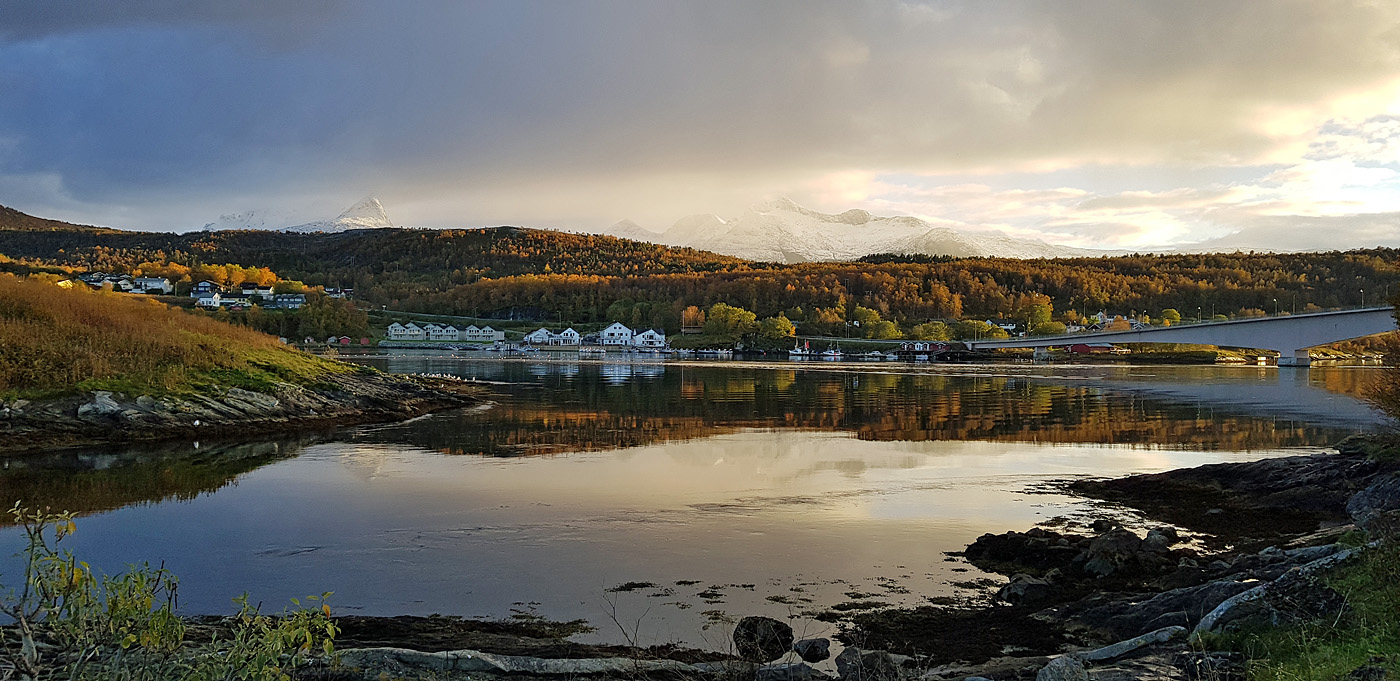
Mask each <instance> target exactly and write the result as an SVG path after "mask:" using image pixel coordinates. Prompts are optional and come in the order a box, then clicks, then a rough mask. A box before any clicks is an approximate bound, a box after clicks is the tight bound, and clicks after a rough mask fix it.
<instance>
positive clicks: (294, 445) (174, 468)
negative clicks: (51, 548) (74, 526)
mask: <svg viewBox="0 0 1400 681" xmlns="http://www.w3.org/2000/svg"><path fill="white" fill-rule="evenodd" d="M304 444H305V442H303V441H299V440H283V441H275V442H256V443H243V444H208V443H206V444H204V445H203V446H200V447H199V448H198V449H196V448H195V445H194V443H191V442H179V443H157V444H148V445H143V446H140V447H139V448H131V449H127V450H119V451H116V452H102V453H95V452H86V451H70V452H56V453H50V454H40V455H26V456H22V457H14V458H3V459H0V490H3V492H0V494H3V498H0V502H3V503H4V504H5V506H6V508H8V507H9V506H10V505H12V504H14V503H15V502H16V501H19V502H22V503H23V504H24V505H26V506H30V507H44V506H47V507H50V508H52V509H54V510H68V511H75V512H78V513H82V514H88V513H97V512H101V511H110V510H113V509H117V508H122V507H124V506H129V505H132V504H137V503H157V502H161V501H167V500H179V501H187V500H190V499H194V498H196V497H198V496H200V495H201V494H206V493H210V492H214V491H216V490H218V489H219V488H221V487H224V486H225V485H228V484H230V483H232V482H234V481H235V480H236V479H237V478H238V476H240V475H242V474H244V473H248V472H250V471H252V470H254V469H257V468H260V467H262V466H265V465H267V464H269V463H273V462H275V461H280V460H282V459H288V458H291V457H293V456H295V455H296V454H297V452H298V451H300V449H301V448H302V446H304ZM8 521H9V517H8V516H5V517H4V518H3V519H0V524H9V522H8Z"/></svg>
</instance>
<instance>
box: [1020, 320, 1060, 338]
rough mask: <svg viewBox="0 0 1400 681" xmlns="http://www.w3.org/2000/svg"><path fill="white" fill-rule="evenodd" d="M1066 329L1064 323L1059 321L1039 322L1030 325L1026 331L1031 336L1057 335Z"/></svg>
mask: <svg viewBox="0 0 1400 681" xmlns="http://www.w3.org/2000/svg"><path fill="white" fill-rule="evenodd" d="M1067 331H1068V329H1067V328H1065V325H1064V324H1061V323H1060V322H1041V323H1039V324H1036V325H1035V326H1032V327H1031V328H1030V330H1029V331H1028V333H1030V334H1031V335H1032V336H1059V335H1061V334H1064V333H1065V332H1067Z"/></svg>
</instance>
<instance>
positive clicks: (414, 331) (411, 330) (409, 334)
mask: <svg viewBox="0 0 1400 681" xmlns="http://www.w3.org/2000/svg"><path fill="white" fill-rule="evenodd" d="M425 337H427V334H426V332H424V331H423V327H421V326H418V325H417V324H414V323H413V322H409V323H407V324H404V325H403V340H423V339H424V338H425Z"/></svg>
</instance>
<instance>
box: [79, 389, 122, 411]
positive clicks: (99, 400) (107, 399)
mask: <svg viewBox="0 0 1400 681" xmlns="http://www.w3.org/2000/svg"><path fill="white" fill-rule="evenodd" d="M121 410H122V406H121V405H120V404H117V401H116V400H114V399H112V393H109V392H107V391H106V390H94V391H93V393H92V401H91V402H88V403H87V404H84V405H80V406H79V407H78V416H108V415H111V414H115V413H117V412H120V411H121Z"/></svg>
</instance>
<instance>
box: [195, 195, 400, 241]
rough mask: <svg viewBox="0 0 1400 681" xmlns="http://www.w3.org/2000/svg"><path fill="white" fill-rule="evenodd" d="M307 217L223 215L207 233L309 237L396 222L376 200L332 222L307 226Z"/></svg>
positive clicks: (296, 213) (265, 212) (293, 213)
mask: <svg viewBox="0 0 1400 681" xmlns="http://www.w3.org/2000/svg"><path fill="white" fill-rule="evenodd" d="M307 217H308V216H306V215H304V214H302V213H300V212H299V211H280V212H279V211H271V210H250V211H245V212H242V213H230V214H228V215H220V216H219V219H218V220H215V221H213V222H211V223H208V224H206V225H204V229H205V230H206V231H211V232H214V231H221V230H226V229H264V230H282V231H286V232H303V233H306V232H344V231H346V230H349V229H375V228H378V227H393V226H394V222H393V221H392V220H390V219H389V215H388V214H387V213H385V212H384V206H383V204H381V203H379V199H376V198H374V197H373V196H367V197H365V198H363V199H360V200H359V201H358V202H356V203H355V205H353V206H350V207H349V208H347V209H345V212H343V213H341V214H340V215H339V216H338V217H336V218H335V219H333V220H316V221H313V222H306V218H307Z"/></svg>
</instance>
